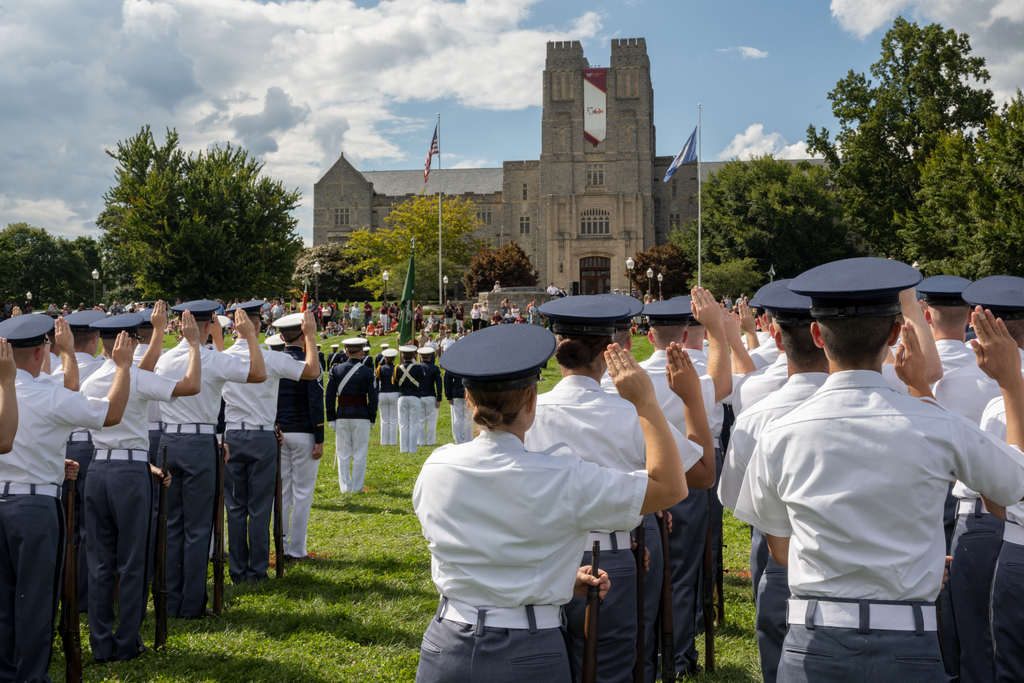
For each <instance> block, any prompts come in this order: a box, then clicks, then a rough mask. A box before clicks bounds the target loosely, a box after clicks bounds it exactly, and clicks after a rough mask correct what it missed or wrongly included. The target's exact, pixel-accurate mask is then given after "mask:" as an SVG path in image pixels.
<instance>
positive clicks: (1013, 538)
mask: <svg viewBox="0 0 1024 683" xmlns="http://www.w3.org/2000/svg"><path fill="white" fill-rule="evenodd" d="M1003 540H1004V541H1006V542H1007V543H1013V544H1014V545H1024V526H1021V525H1019V524H1014V523H1013V522H1010V521H1007V522H1006V524H1004V525H1003Z"/></svg>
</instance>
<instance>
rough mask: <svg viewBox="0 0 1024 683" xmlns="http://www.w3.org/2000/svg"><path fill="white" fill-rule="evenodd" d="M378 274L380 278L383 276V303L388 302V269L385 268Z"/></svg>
mask: <svg viewBox="0 0 1024 683" xmlns="http://www.w3.org/2000/svg"><path fill="white" fill-rule="evenodd" d="M380 276H381V277H382V278H384V303H387V302H388V280H389V279H391V273H389V272H388V271H386V270H385V271H384V272H383V273H381V275H380Z"/></svg>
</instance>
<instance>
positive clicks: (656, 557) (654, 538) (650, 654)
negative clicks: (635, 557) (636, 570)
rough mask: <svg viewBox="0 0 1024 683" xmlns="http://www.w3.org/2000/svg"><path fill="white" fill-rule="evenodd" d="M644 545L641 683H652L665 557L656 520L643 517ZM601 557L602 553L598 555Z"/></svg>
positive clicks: (656, 651) (658, 634) (658, 643)
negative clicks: (647, 567) (648, 555)
mask: <svg viewBox="0 0 1024 683" xmlns="http://www.w3.org/2000/svg"><path fill="white" fill-rule="evenodd" d="M644 544H645V545H646V548H647V550H649V551H650V553H651V559H650V567H651V569H650V571H647V572H646V573H644V680H645V681H647V682H648V683H653V681H654V679H655V676H656V675H657V673H658V649H659V647H660V646H661V622H660V621H659V619H658V615H659V614H661V588H662V579H663V578H664V576H665V569H664V562H665V554H664V550H663V549H662V547H661V532H660V531H659V530H658V518H657V517H655V516H654V515H653V514H650V515H644ZM601 554H602V555H604V553H601Z"/></svg>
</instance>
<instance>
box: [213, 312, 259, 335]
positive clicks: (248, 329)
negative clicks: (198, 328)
mask: <svg viewBox="0 0 1024 683" xmlns="http://www.w3.org/2000/svg"><path fill="white" fill-rule="evenodd" d="M213 322H214V324H215V325H216V326H217V329H216V330H215V331H214V334H223V332H222V331H221V327H220V321H218V320H217V316H213ZM235 332H238V336H239V337H241V338H243V339H248V338H249V337H251V336H253V335H255V334H256V328H255V327H253V326H252V321H251V320H249V314H248V313H246V312H245V311H243V310H242V309H238V310H237V311H235Z"/></svg>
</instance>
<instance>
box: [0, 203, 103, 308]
mask: <svg viewBox="0 0 1024 683" xmlns="http://www.w3.org/2000/svg"><path fill="white" fill-rule="evenodd" d="M94 245H95V241H94V240H92V238H87V237H79V238H77V239H76V240H75V241H71V240H68V239H66V238H64V237H54V236H53V235H51V234H50V233H48V232H47V231H46V230H43V229H42V228H36V227H33V226H31V225H29V224H27V223H9V224H8V225H7V228H5V229H4V230H3V231H0V253H3V255H4V258H3V259H0V261H2V265H0V299H4V300H11V301H17V302H19V303H23V302H24V301H25V295H26V293H28V292H32V305H33V307H35V308H36V309H38V308H40V307H41V306H45V305H46V304H49V303H55V304H57V306H58V307H60V306H62V305H63V304H64V303H68V304H69V305H71V306H72V307H75V306H77V304H78V303H86V304H91V303H92V292H93V284H92V277H91V275H90V273H91V272H92V267H90V266H91V265H92V264H91V263H90V262H89V261H87V260H86V257H85V256H83V253H82V251H83V248H86V249H92V247H93V246H94ZM92 255H93V257H94V253H93V254H92ZM94 262H95V261H94Z"/></svg>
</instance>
